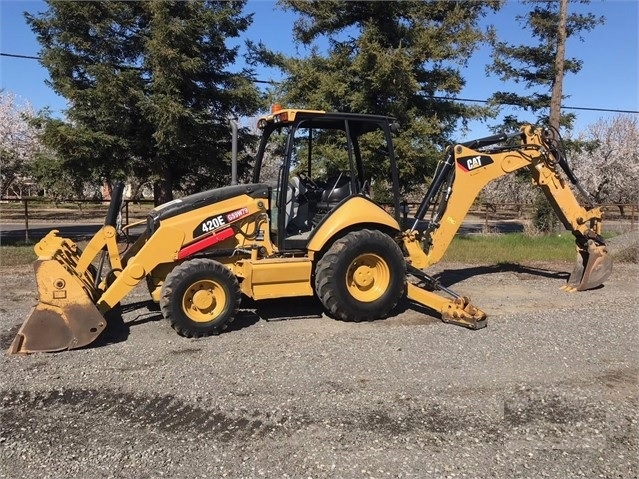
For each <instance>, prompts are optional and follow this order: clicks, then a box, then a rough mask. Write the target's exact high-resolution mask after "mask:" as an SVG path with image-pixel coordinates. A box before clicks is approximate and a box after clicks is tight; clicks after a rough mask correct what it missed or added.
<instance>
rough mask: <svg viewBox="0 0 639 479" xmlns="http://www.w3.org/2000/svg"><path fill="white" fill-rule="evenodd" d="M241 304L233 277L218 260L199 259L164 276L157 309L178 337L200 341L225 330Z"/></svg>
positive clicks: (237, 287) (187, 262)
mask: <svg viewBox="0 0 639 479" xmlns="http://www.w3.org/2000/svg"><path fill="white" fill-rule="evenodd" d="M240 301H241V292H240V286H239V283H238V281H237V278H236V277H235V275H234V274H233V273H231V271H230V270H229V269H228V268H227V267H226V266H224V265H223V264H221V263H218V262H217V261H213V260H210V259H200V258H198V259H193V260H190V261H186V262H184V263H182V264H180V265H178V266H176V267H175V268H174V269H173V271H171V272H170V273H169V274H168V275H167V276H166V280H165V281H164V284H163V285H162V293H161V295H160V309H161V311H162V315H163V316H164V317H165V318H166V319H167V320H168V321H169V323H170V324H171V326H172V327H173V329H175V330H176V331H177V332H178V334H180V335H181V336H186V337H187V338H199V337H203V336H210V335H212V334H219V333H221V332H222V331H224V330H225V329H226V328H227V327H228V325H229V324H230V323H231V322H232V321H233V319H235V314H236V313H237V310H238V308H239V307H240Z"/></svg>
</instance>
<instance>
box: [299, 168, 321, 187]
mask: <svg viewBox="0 0 639 479" xmlns="http://www.w3.org/2000/svg"><path fill="white" fill-rule="evenodd" d="M296 176H297V177H298V178H299V179H300V181H301V182H302V183H304V186H309V185H310V186H311V187H312V188H313V189H315V190H317V189H319V186H317V183H315V182H314V181H313V180H312V179H311V178H310V176H308V175H307V174H306V173H304V172H303V171H300V172H298V173H297V175H296Z"/></svg>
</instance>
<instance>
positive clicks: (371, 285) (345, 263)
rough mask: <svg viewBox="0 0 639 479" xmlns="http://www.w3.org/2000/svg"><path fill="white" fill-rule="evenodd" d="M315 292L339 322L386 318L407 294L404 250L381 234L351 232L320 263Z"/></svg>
mask: <svg viewBox="0 0 639 479" xmlns="http://www.w3.org/2000/svg"><path fill="white" fill-rule="evenodd" d="M315 292H316V293H317V296H318V297H319V299H320V301H321V302H322V304H323V305H324V307H325V308H326V309H327V310H328V311H329V313H331V314H332V315H333V316H334V317H335V318H337V319H341V320H344V321H369V320H372V319H377V318H381V317H384V316H386V315H387V314H388V313H389V312H390V311H391V310H392V309H393V308H394V307H395V306H396V305H397V302H398V301H399V299H400V298H401V297H402V296H403V295H404V294H405V292H406V261H405V259H404V256H403V254H402V251H401V249H400V248H399V246H398V245H397V243H396V242H395V241H394V240H393V239H392V238H391V237H390V236H388V235H387V234H384V233H382V232H381V231H377V230H361V231H354V232H352V233H349V234H347V235H346V236H344V237H343V238H341V239H339V240H337V241H336V242H335V243H334V244H333V245H332V246H331V247H330V248H329V250H328V251H327V252H326V254H325V255H324V256H323V257H322V258H321V259H320V260H319V261H318V263H317V266H316V269H315Z"/></svg>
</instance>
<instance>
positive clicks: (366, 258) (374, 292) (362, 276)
mask: <svg viewBox="0 0 639 479" xmlns="http://www.w3.org/2000/svg"><path fill="white" fill-rule="evenodd" d="M389 285H390V270H389V268H388V264H387V263H386V261H384V259H383V258H381V257H380V256H377V255H376V254H371V253H368V254H363V255H361V256H358V257H357V258H355V260H354V261H353V262H352V263H351V264H350V266H349V267H348V270H347V272H346V287H347V289H348V292H349V293H350V295H351V296H352V297H353V298H355V299H356V300H358V301H362V302H365V303H368V302H371V301H375V300H377V299H379V298H380V297H381V296H382V295H383V294H384V293H385V292H386V290H387V289H388V286H389Z"/></svg>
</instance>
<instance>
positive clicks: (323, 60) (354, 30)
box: [261, 0, 497, 188]
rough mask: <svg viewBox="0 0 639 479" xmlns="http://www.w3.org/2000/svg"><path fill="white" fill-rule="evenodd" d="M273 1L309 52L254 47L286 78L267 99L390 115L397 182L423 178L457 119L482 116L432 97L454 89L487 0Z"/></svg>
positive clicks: (477, 36)
mask: <svg viewBox="0 0 639 479" xmlns="http://www.w3.org/2000/svg"><path fill="white" fill-rule="evenodd" d="M281 4H282V5H283V6H284V7H285V8H288V9H292V10H293V11H295V12H297V13H299V14H300V18H299V20H298V21H297V22H296V23H295V25H294V28H293V32H294V36H295V40H296V41H297V42H298V43H299V44H301V45H306V46H311V52H310V55H308V57H306V58H296V57H292V56H286V55H283V54H277V53H273V52H268V51H266V48H265V47H263V46H262V51H261V54H262V59H264V60H265V61H266V62H267V63H268V64H269V65H272V66H278V67H280V68H281V69H282V70H283V71H284V73H285V75H286V76H287V77H286V80H285V82H284V83H283V84H282V85H281V88H280V90H279V91H278V92H276V93H275V95H276V96H277V95H279V98H278V99H279V100H281V102H282V103H284V104H287V105H295V106H300V107H307V108H316V109H325V110H331V111H346V112H357V113H374V114H384V115H390V116H393V117H395V118H396V119H397V120H398V122H399V125H400V128H401V129H400V132H399V135H398V137H397V139H396V146H395V147H396V153H397V156H398V158H399V159H400V166H401V172H400V174H401V179H402V184H403V185H404V186H405V187H407V188H409V187H410V185H414V184H423V182H424V179H425V177H427V176H428V175H429V174H431V173H432V171H433V163H434V161H436V160H437V159H439V158H440V157H441V148H442V147H443V146H444V145H446V144H448V143H450V141H451V135H452V133H453V132H454V130H455V129H456V128H457V126H458V123H459V121H463V122H465V121H468V120H469V119H472V118H476V117H483V116H485V115H486V113H487V111H486V109H485V108H478V107H469V106H465V105H461V104H459V103H456V102H452V101H442V100H441V99H440V98H438V97H439V96H450V95H454V94H456V93H459V92H460V91H461V89H462V88H463V86H464V83H465V82H464V79H463V78H462V75H461V73H460V68H461V66H463V65H464V64H465V62H466V60H467V59H468V58H469V56H470V55H471V53H472V52H473V51H474V49H475V48H476V46H477V45H478V44H479V42H481V41H483V40H484V39H485V33H484V32H483V31H482V30H481V29H480V28H478V21H479V19H480V18H481V17H482V16H483V15H484V14H485V12H486V11H487V10H488V8H489V7H493V8H496V7H497V2H477V1H469V2H464V1H460V2H421V1H403V2H349V1H340V0H331V1H322V2H307V1H301V0H284V1H282V2H281ZM321 36H326V37H327V38H328V39H329V47H328V51H327V52H326V53H324V52H321V51H320V50H319V48H317V47H315V46H313V45H315V43H314V42H316V40H317V39H318V38H320V37H321ZM380 169H383V165H380Z"/></svg>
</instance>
